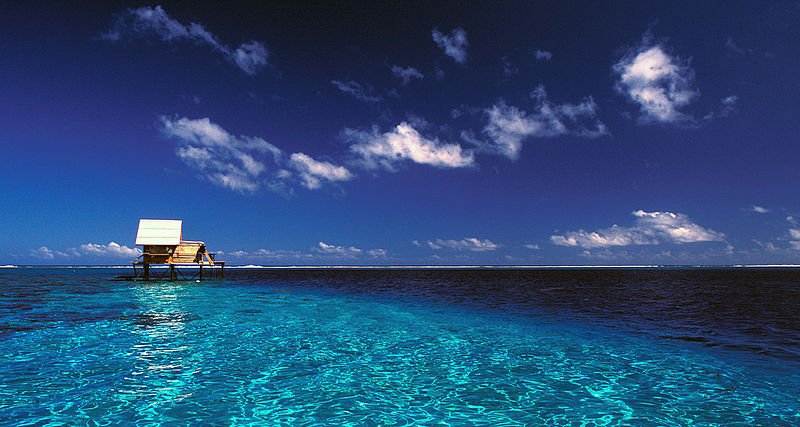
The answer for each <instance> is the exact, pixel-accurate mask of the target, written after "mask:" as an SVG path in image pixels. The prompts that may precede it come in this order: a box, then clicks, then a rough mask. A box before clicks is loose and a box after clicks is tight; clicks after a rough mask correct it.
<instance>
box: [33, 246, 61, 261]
mask: <svg viewBox="0 0 800 427" xmlns="http://www.w3.org/2000/svg"><path fill="white" fill-rule="evenodd" d="M29 253H30V255H32V256H34V257H36V258H41V259H48V260H49V259H54V258H55V257H56V256H67V254H65V253H63V252H60V251H54V250H52V249H50V248H48V247H47V246H40V247H39V248H37V249H32V250H31V251H29Z"/></svg>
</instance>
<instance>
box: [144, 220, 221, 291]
mask: <svg viewBox="0 0 800 427" xmlns="http://www.w3.org/2000/svg"><path fill="white" fill-rule="evenodd" d="M182 224H183V222H182V221H180V220H166V219H140V220H139V230H138V231H137V232H136V246H142V255H141V256H140V258H141V261H139V260H137V261H134V262H133V271H134V274H135V276H136V277H135V280H139V279H142V280H150V279H158V280H166V279H167V275H166V274H167V273H166V272H164V273H163V274H161V275H159V274H158V273H157V271H155V270H154V269H153V268H152V266H153V265H160V266H166V267H168V268H169V278H168V279H169V280H170V281H174V280H177V279H178V278H179V277H180V278H181V279H182V280H194V279H195V278H198V279H200V280H202V279H204V278H217V277H219V278H222V276H223V273H224V271H225V262H223V261H216V260H215V259H214V254H213V253H210V252H208V249H206V244H205V243H203V242H197V241H189V240H183V233H182V231H181V227H182ZM137 266H141V267H142V271H141V272H139V271H138V270H137V268H136V267H137ZM204 266H206V269H205V271H204V270H203V267H204ZM178 267H181V268H183V271H182V270H181V269H180V268H178ZM195 268H197V271H194V270H195ZM189 270H191V273H188V271H189ZM184 273H186V274H184Z"/></svg>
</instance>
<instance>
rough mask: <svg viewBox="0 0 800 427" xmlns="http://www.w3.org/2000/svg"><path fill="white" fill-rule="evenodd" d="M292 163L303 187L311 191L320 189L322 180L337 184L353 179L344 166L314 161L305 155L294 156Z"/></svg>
mask: <svg viewBox="0 0 800 427" xmlns="http://www.w3.org/2000/svg"><path fill="white" fill-rule="evenodd" d="M290 161H291V162H292V164H293V165H294V168H295V169H296V170H297V171H298V173H299V174H300V178H301V179H302V180H303V185H304V186H305V187H306V188H308V189H310V190H315V189H317V188H320V187H321V186H322V182H321V180H325V181H329V182H336V181H348V180H351V179H353V174H352V173H350V171H349V170H347V168H345V167H344V166H336V165H334V164H333V163H330V162H321V161H318V160H314V159H313V158H311V157H310V156H308V155H306V154H303V153H294V154H292V155H291V157H290Z"/></svg>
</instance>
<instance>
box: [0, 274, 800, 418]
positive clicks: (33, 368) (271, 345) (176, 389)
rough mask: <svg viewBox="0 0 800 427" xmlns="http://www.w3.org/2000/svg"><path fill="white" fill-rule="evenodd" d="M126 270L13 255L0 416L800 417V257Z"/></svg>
mask: <svg viewBox="0 0 800 427" xmlns="http://www.w3.org/2000/svg"><path fill="white" fill-rule="evenodd" d="M116 274H120V271H119V270H108V269H92V270H87V269H79V270H68V269H2V270H0V350H2V351H0V424H2V425H31V424H36V425H48V424H50V425H60V424H63V423H67V424H102V425H117V424H132V423H134V422H136V423H137V424H138V425H158V424H171V425H186V424H199V423H202V424H206V425H231V424H235V425H248V424H251V425H276V424H287V425H320V424H327V425H346V424H350V425H576V426H578V425H587V426H591V425H670V426H671V425H742V426H744V425H798V424H800V315H798V313H800V270H789V269H786V270H781V269H757V270H756V269H752V270H751V269H674V270H664V269H654V270H564V271H562V270H555V271H554V270H533V271H529V270H513V271H506V270H459V271H446V270H414V271H405V270H404V271H397V270H388V271H387V270H302V271H298V270H280V271H276V270H229V271H226V280H224V281H217V282H202V283H174V284H169V283H131V282H115V281H112V280H111V279H112V278H113V277H114V275H116Z"/></svg>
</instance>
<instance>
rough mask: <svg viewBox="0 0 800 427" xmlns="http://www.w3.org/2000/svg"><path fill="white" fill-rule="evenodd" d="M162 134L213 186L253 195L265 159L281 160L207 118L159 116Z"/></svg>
mask: <svg viewBox="0 0 800 427" xmlns="http://www.w3.org/2000/svg"><path fill="white" fill-rule="evenodd" d="M160 119H161V131H162V132H163V133H164V135H166V136H168V137H171V138H174V139H176V140H177V141H178V146H177V147H176V149H175V154H176V155H177V156H178V158H179V159H181V160H182V161H183V162H184V163H186V165H188V166H190V167H192V168H194V169H197V170H198V171H200V172H202V173H203V175H204V177H205V178H206V179H208V180H209V181H210V182H211V183H213V184H214V185H218V186H220V187H223V188H228V189H230V190H234V191H239V192H254V191H256V190H258V188H259V187H260V186H261V183H262V179H261V175H262V174H263V173H264V172H265V171H266V170H267V167H266V164H265V162H266V161H267V160H268V159H265V158H264V156H265V155H267V157H271V160H272V161H273V162H277V161H280V159H281V157H282V152H281V150H280V149H279V148H277V147H276V146H274V145H272V144H270V143H268V142H267V141H265V140H263V139H261V138H257V137H247V136H235V135H232V134H230V133H228V132H227V131H226V130H225V129H223V128H222V127H221V126H219V125H217V124H216V123H213V122H212V121H211V120H210V119H208V118H202V119H189V118H186V117H183V118H180V119H177V120H175V119H170V118H168V117H165V116H162V117H161V118H160Z"/></svg>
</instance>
